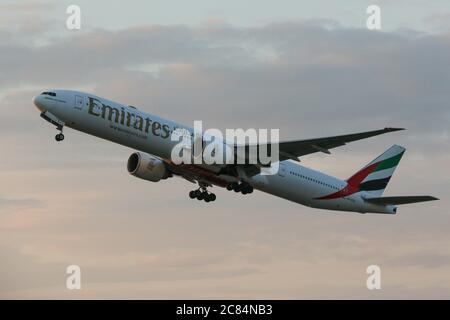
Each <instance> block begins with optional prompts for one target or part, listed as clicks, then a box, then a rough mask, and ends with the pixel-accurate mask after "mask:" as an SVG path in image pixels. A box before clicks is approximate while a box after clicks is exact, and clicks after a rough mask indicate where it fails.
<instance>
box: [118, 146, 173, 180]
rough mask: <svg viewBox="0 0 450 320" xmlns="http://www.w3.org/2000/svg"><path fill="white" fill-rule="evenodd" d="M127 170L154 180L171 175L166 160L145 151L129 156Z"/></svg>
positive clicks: (145, 178) (134, 174)
mask: <svg viewBox="0 0 450 320" xmlns="http://www.w3.org/2000/svg"><path fill="white" fill-rule="evenodd" d="M127 170H128V172H129V173H130V174H131V175H133V176H135V177H138V178H141V179H144V180H148V181H152V182H158V181H160V180H161V179H167V178H168V177H169V176H170V172H169V171H168V170H167V167H166V165H165V163H164V161H162V160H161V159H158V158H156V157H154V156H151V155H149V154H147V153H143V152H135V153H133V154H132V155H131V156H130V157H129V158H128V162H127Z"/></svg>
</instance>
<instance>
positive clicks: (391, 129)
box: [384, 127, 406, 132]
mask: <svg viewBox="0 0 450 320" xmlns="http://www.w3.org/2000/svg"><path fill="white" fill-rule="evenodd" d="M401 130H406V128H391V127H387V128H384V131H386V132H394V131H401Z"/></svg>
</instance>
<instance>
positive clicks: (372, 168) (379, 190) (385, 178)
mask: <svg viewBox="0 0 450 320" xmlns="http://www.w3.org/2000/svg"><path fill="white" fill-rule="evenodd" d="M405 150H406V149H405V148H403V147H401V146H398V145H393V146H392V147H390V148H389V149H388V150H386V151H385V152H384V153H383V154H381V155H380V156H379V157H377V158H376V159H375V160H373V161H372V162H370V163H369V164H368V165H366V166H365V167H364V168H362V169H361V170H359V171H358V172H357V173H355V174H354V175H353V176H351V177H350V178H349V179H348V180H347V183H348V184H349V185H351V186H353V187H355V188H357V189H358V190H359V191H367V192H369V193H370V194H371V195H372V196H377V197H379V196H381V195H382V194H383V191H384V189H386V186H387V185H388V183H389V180H390V179H391V176H392V174H393V173H394V171H395V168H396V167H397V165H398V163H399V162H400V159H401V158H402V156H403V154H404V153H405Z"/></svg>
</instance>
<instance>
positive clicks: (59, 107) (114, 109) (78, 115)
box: [33, 90, 439, 214]
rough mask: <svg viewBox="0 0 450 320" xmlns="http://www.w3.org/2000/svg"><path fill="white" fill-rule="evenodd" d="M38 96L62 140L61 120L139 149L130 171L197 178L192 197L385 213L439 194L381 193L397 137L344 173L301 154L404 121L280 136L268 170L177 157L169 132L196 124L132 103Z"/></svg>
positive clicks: (157, 177)
mask: <svg viewBox="0 0 450 320" xmlns="http://www.w3.org/2000/svg"><path fill="white" fill-rule="evenodd" d="M33 103H34V105H35V106H36V107H37V108H38V110H39V111H40V116H41V117H42V118H43V119H45V120H46V121H48V122H49V123H51V124H52V125H54V126H56V129H57V130H58V132H59V133H58V134H57V135H56V136H55V139H56V141H62V140H64V134H63V128H64V127H69V128H72V129H75V130H79V131H81V132H84V133H87V134H90V135H93V136H96V137H99V138H102V139H105V140H109V141H112V142H115V143H118V144H121V145H124V146H127V147H130V148H132V149H135V150H137V151H136V152H133V153H132V154H131V155H130V157H129V158H128V161H127V170H128V172H129V173H130V174H131V175H133V176H135V177H137V178H141V179H144V180H147V181H151V182H158V181H161V180H165V179H168V178H171V177H174V176H178V177H182V178H184V179H186V180H188V181H190V182H192V183H195V184H198V189H196V190H192V191H190V192H189V197H190V198H191V199H197V200H203V201H205V202H211V201H215V200H216V195H215V194H214V193H212V192H210V191H209V190H208V188H210V187H213V186H217V187H222V188H226V189H227V190H229V191H232V190H233V191H234V192H236V193H242V194H244V195H245V194H250V193H252V192H253V190H254V189H256V190H259V191H262V192H265V193H269V194H272V195H274V196H277V197H280V198H283V199H287V200H290V201H293V202H296V203H299V204H302V205H305V206H308V207H311V208H318V209H326V210H336V211H350V212H357V213H381V214H396V213H397V206H398V205H402V204H409V203H416V202H423V201H432V200H439V199H437V198H435V197H432V196H394V197H393V196H388V197H383V196H382V195H383V192H384V190H385V188H386V186H387V185H388V183H389V181H390V178H391V177H392V174H393V173H394V170H395V168H396V167H397V165H398V163H399V162H400V159H401V158H402V156H403V154H404V153H405V148H403V147H401V146H399V145H393V146H392V147H390V148H389V149H387V150H386V151H385V152H384V153H382V154H381V155H380V156H378V157H377V158H375V159H374V160H373V161H371V162H370V163H368V164H367V165H366V166H364V167H363V168H362V169H360V170H359V171H357V172H356V173H355V174H353V175H352V176H351V177H350V178H348V179H346V180H342V179H339V178H336V177H333V176H330V175H327V174H325V173H322V172H319V171H316V170H313V169H310V168H308V167H305V166H302V165H300V163H299V162H300V160H299V158H300V157H303V156H306V155H308V154H312V153H316V152H323V153H327V154H330V151H329V150H330V149H332V148H336V147H339V146H343V145H345V144H347V143H349V142H352V141H356V140H361V139H366V138H369V137H373V136H376V135H380V134H385V133H389V132H394V131H399V130H404V129H402V128H384V129H381V130H373V131H367V132H361V133H353V134H346V135H340V136H332V137H325V138H318V139H307V140H295V141H284V142H283V141H282V142H278V162H277V165H278V171H277V172H276V173H275V174H273V175H264V174H262V171H261V170H262V169H263V166H262V165H261V164H259V163H256V164H255V163H252V164H250V163H243V164H242V163H225V164H209V165H208V164H205V163H201V164H185V163H180V164H175V163H174V162H173V161H172V160H171V151H172V148H173V147H174V144H175V143H176V142H174V141H172V140H171V139H170V135H171V134H172V132H174V130H177V129H180V128H182V129H184V130H186V131H187V132H188V133H190V134H191V135H192V136H193V134H194V131H193V129H192V128H190V127H188V126H184V125H182V124H179V123H176V122H173V121H170V120H167V119H163V118H160V117H158V116H155V115H151V114H149V113H146V112H143V111H140V110H138V109H137V108H136V107H134V106H130V105H124V104H120V103H117V102H114V101H111V100H108V99H105V98H101V97H98V96H96V95H93V94H89V93H84V92H79V91H73V90H48V91H44V92H42V93H41V94H39V95H37V96H35V97H34V98H33ZM224 143H226V142H224ZM233 147H235V146H233ZM244 147H245V146H244ZM272 165H274V164H273V163H272V164H269V166H272Z"/></svg>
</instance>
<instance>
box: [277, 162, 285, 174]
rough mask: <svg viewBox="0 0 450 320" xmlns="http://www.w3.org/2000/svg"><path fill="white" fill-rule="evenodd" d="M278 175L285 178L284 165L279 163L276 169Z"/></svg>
mask: <svg viewBox="0 0 450 320" xmlns="http://www.w3.org/2000/svg"><path fill="white" fill-rule="evenodd" d="M278 175H279V176H280V177H284V176H286V163H284V162H280V163H279V167H278Z"/></svg>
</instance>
